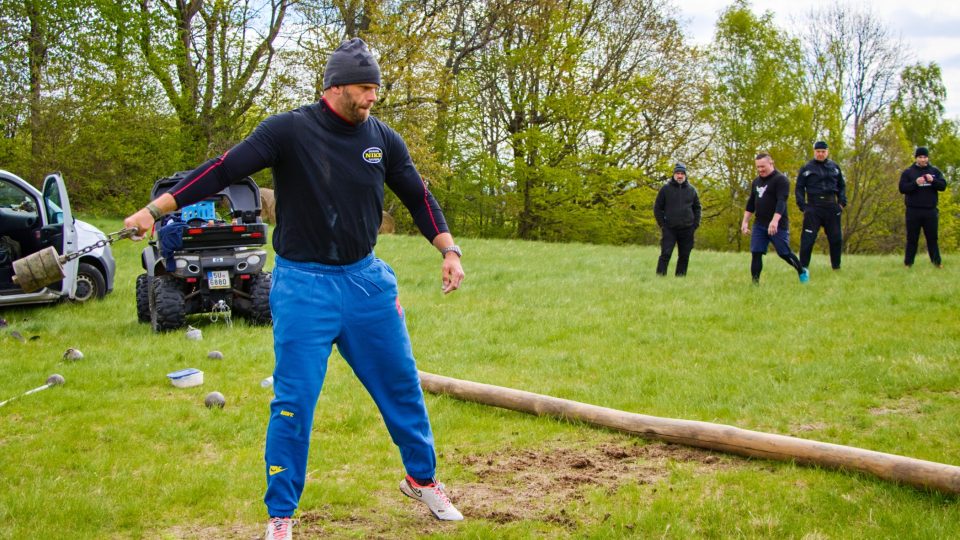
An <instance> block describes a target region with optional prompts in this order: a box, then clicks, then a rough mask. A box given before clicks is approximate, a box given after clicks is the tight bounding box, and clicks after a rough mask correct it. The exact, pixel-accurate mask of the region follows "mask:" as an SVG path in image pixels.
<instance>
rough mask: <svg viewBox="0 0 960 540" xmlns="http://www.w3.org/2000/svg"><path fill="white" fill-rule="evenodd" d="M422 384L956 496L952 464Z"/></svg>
mask: <svg viewBox="0 0 960 540" xmlns="http://www.w3.org/2000/svg"><path fill="white" fill-rule="evenodd" d="M420 381H421V384H422V386H423V389H424V390H426V391H427V392H431V393H434V394H446V395H449V396H453V397H455V398H458V399H462V400H465V401H473V402H476V403H482V404H484V405H493V406H494V407H501V408H504V409H510V410H512V411H518V412H524V413H530V414H535V415H537V416H545V415H546V416H554V417H558V418H564V419H568V420H580V421H583V422H587V423H590V424H595V425H598V426H603V427H608V428H612V429H615V430H618V431H623V432H626V433H632V434H635V435H640V436H642V437H646V438H650V439H657V440H661V441H666V442H671V443H677V444H683V445H687V446H696V447H698V448H708V449H710V450H718V451H720V452H727V453H730V454H737V455H741V456H748V457H758V458H765V459H775V460H779V461H796V462H798V463H805V464H812V465H819V466H822V467H828V468H833V469H846V470H852V471H860V472H865V473H869V474H872V475H874V476H877V477H879V478H883V479H884V480H892V481H894V482H901V483H904V484H909V485H911V486H916V487H921V488H930V489H934V490H938V491H941V492H944V493H960V467H956V466H953V465H946V464H943V463H936V462H933V461H925V460H922V459H914V458H909V457H904V456H898V455H896V454H885V453H883V452H874V451H872V450H864V449H862V448H856V447H853V446H843V445H840V444H831V443H824V442H818V441H812V440H808V439H800V438H797V437H788V436H785V435H775V434H771V433H763V432H760V431H750V430H747V429H740V428H737V427H733V426H727V425H723V424H713V423H710V422H698V421H695V420H678V419H674V418H662V417H658V416H648V415H645V414H636V413H629V412H625V411H620V410H617V409H608V408H606V407H599V406H596V405H589V404H587V403H580V402H578V401H571V400H567V399H560V398H555V397H551V396H545V395H542V394H535V393H532V392H524V391H522V390H515V389H512V388H505V387H503V386H494V385H490V384H482V383H476V382H472V381H464V380H460V379H453V378H450V377H443V376H441V375H433V374H431V373H426V372H423V371H421V372H420Z"/></svg>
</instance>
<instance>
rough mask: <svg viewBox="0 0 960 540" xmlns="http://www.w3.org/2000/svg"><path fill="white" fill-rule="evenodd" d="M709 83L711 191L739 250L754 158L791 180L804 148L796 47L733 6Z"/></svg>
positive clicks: (745, 7) (720, 25)
mask: <svg viewBox="0 0 960 540" xmlns="http://www.w3.org/2000/svg"><path fill="white" fill-rule="evenodd" d="M710 76H711V79H712V81H713V88H712V91H711V93H710V101H709V103H710V109H709V112H710V125H711V126H712V129H713V145H712V147H711V149H710V155H709V158H708V161H712V162H713V164H714V167H715V172H714V177H715V178H717V179H718V181H717V185H716V186H715V187H716V188H717V189H721V190H722V191H723V193H724V194H725V200H724V201H723V203H722V204H723V207H722V210H720V211H721V215H720V216H719V217H720V220H719V221H720V225H721V226H722V227H723V228H724V229H725V231H726V240H727V242H728V245H729V244H733V245H735V246H737V249H741V247H742V246H743V242H744V240H743V239H742V235H741V234H740V220H741V217H742V215H743V208H744V204H745V202H746V200H747V198H748V197H749V189H750V183H751V182H752V180H753V178H754V177H756V170H755V168H754V157H755V156H756V154H757V153H758V152H760V151H766V152H768V153H770V154H771V156H773V158H774V161H775V163H776V166H777V169H778V170H780V171H782V172H784V173H785V174H787V175H788V176H790V175H791V171H796V170H797V168H798V167H799V165H800V163H802V160H803V155H802V154H801V153H800V152H799V151H798V148H801V147H804V146H806V145H804V144H802V143H803V141H804V138H805V133H806V126H808V125H809V123H810V117H809V110H808V109H807V108H805V107H804V106H803V101H802V95H801V93H800V90H801V88H802V85H803V80H804V70H803V61H802V52H801V48H800V43H799V41H798V40H797V39H795V38H791V37H788V36H786V35H785V34H784V33H783V32H782V31H781V30H780V29H778V28H777V27H776V25H775V24H774V22H773V14H772V13H770V12H766V13H764V14H762V15H759V16H757V15H756V14H754V13H753V12H752V11H751V9H750V5H749V3H747V2H746V1H743V0H738V1H737V2H735V3H734V4H733V5H731V6H730V7H728V8H727V9H726V10H725V11H724V12H723V13H722V14H721V15H720V19H719V20H718V21H717V31H716V35H715V38H714V42H713V46H712V50H711V72H710ZM716 202H720V201H716ZM794 229H795V230H796V229H798V228H797V227H794Z"/></svg>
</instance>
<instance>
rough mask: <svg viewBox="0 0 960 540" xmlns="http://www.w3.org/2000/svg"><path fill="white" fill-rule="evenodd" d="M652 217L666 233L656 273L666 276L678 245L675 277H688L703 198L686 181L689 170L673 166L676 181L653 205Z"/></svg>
mask: <svg viewBox="0 0 960 540" xmlns="http://www.w3.org/2000/svg"><path fill="white" fill-rule="evenodd" d="M653 216H654V217H655V218H656V219H657V225H659V226H660V230H661V231H662V233H663V237H662V239H661V240H660V260H659V261H658V262H657V274H658V275H661V276H665V275H667V265H668V264H670V257H671V256H672V255H673V246H674V245H676V246H677V268H676V271H675V273H676V276H677V277H680V276H685V275H686V274H687V262H688V261H689V260H690V251H692V250H693V233H694V232H695V231H696V230H697V227H699V226H700V197H699V196H698V195H697V189H696V188H695V187H693V186H691V185H690V182H688V181H687V167H686V166H685V165H684V164H683V163H677V164H676V165H675V166H674V167H673V178H671V179H670V180H668V181H667V183H666V184H664V185H663V187H661V188H660V192H659V193H657V200H656V202H654V203H653Z"/></svg>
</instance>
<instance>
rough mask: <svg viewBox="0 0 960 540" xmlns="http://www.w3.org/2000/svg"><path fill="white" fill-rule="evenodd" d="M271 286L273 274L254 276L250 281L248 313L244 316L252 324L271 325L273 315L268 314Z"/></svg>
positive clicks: (266, 273)
mask: <svg viewBox="0 0 960 540" xmlns="http://www.w3.org/2000/svg"><path fill="white" fill-rule="evenodd" d="M272 285H273V274H271V273H270V272H264V273H262V274H255V275H254V276H253V278H251V279H250V311H249V312H247V313H245V315H246V316H247V319H248V320H249V321H250V322H251V323H252V324H256V325H263V326H266V325H270V324H273V314H272V313H271V312H270V287H271V286H272Z"/></svg>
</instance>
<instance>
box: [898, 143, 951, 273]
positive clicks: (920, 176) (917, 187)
mask: <svg viewBox="0 0 960 540" xmlns="http://www.w3.org/2000/svg"><path fill="white" fill-rule="evenodd" d="M913 155H914V158H915V159H916V162H915V163H914V164H913V165H911V166H909V167H907V168H906V169H904V171H903V172H902V173H901V174H900V193H903V202H904V204H906V206H907V250H906V253H905V254H904V256H903V264H905V265H906V266H907V267H911V266H913V259H914V257H916V256H917V246H918V245H919V242H920V229H923V236H924V238H926V239H927V253H929V254H930V262H932V263H933V264H934V266H936V267H938V268H943V261H941V259H940V247H939V245H938V244H937V234H938V233H937V226H938V221H939V218H940V213H939V211H938V210H937V198H938V196H937V192H938V191H946V189H947V180H946V179H945V178H944V177H943V173H941V172H940V169H938V168H936V167H934V166H933V165H930V157H929V152H927V149H926V148H924V147H923V146H919V147H917V150H916V152H914V154H913Z"/></svg>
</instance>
